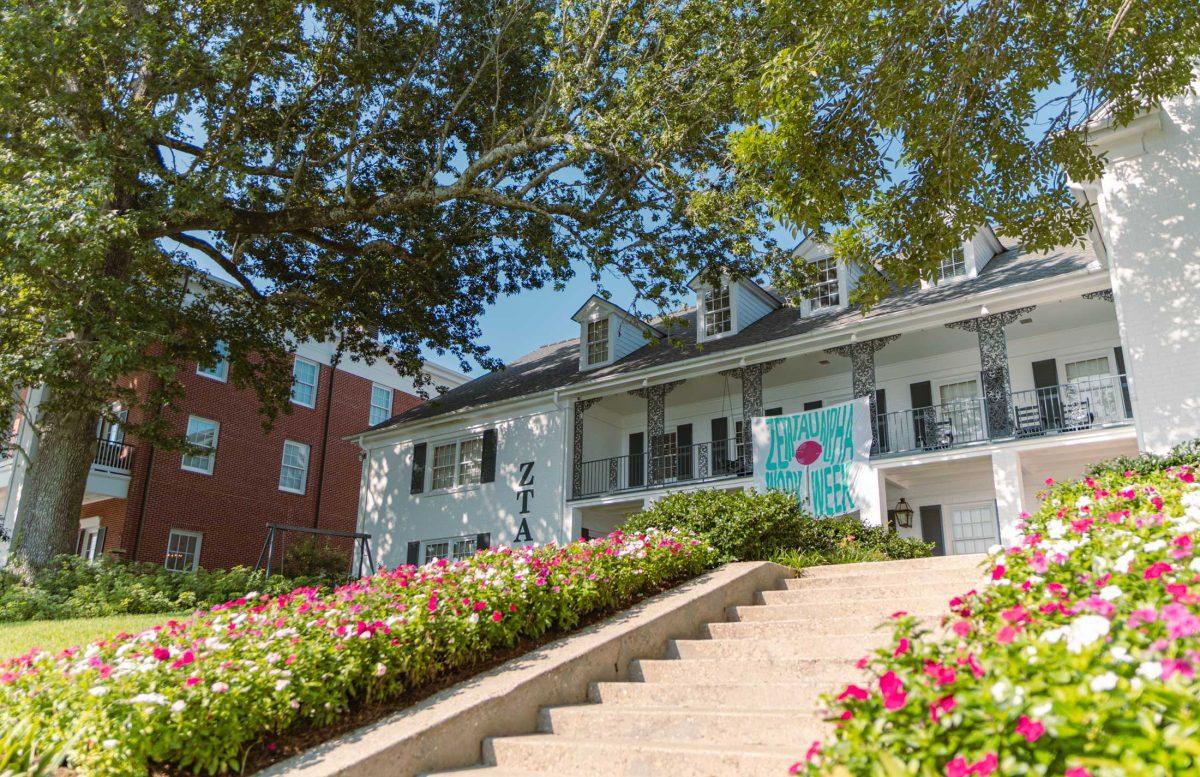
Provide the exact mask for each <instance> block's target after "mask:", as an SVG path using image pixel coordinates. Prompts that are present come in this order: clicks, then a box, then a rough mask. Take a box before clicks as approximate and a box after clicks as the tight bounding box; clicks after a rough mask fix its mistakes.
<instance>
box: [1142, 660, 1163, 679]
mask: <svg viewBox="0 0 1200 777" xmlns="http://www.w3.org/2000/svg"><path fill="white" fill-rule="evenodd" d="M1137 675H1138V677H1144V678H1146V679H1147V680H1157V679H1158V678H1160V677H1162V662H1161V661H1146V662H1145V663H1143V664H1142V665H1141V666H1139V667H1138V668H1137Z"/></svg>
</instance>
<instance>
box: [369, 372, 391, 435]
mask: <svg viewBox="0 0 1200 777" xmlns="http://www.w3.org/2000/svg"><path fill="white" fill-rule="evenodd" d="M377 390H378V391H386V392H387V408H385V409H384V411H383V418H381V419H379V420H378V421H376V420H375V419H374V418H372V416H373V415H374V413H375V409H376V405H375V392H376V391H377ZM395 403H396V390H395V389H393V388H392V387H391V386H385V385H383V384H382V383H375V382H372V383H371V396H370V399H369V401H368V402H367V423H368V424H370V425H371V426H375V425H377V424H381V423H383V422H384V421H386V420H388V419H389V418H391V417H392V406H393V405H394V404H395Z"/></svg>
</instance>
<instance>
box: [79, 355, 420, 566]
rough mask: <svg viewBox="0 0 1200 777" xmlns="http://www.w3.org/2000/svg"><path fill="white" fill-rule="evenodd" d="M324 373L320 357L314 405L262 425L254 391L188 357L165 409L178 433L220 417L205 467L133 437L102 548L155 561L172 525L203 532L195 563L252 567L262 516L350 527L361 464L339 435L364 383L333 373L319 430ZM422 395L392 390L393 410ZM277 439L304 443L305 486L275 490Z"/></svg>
mask: <svg viewBox="0 0 1200 777" xmlns="http://www.w3.org/2000/svg"><path fill="white" fill-rule="evenodd" d="M331 374H334V372H333V370H331V368H330V367H329V366H328V365H321V367H320V378H319V382H318V386H317V401H316V407H313V408H308V407H304V406H302V405H298V404H295V403H291V404H290V405H289V407H290V410H291V412H290V413H286V414H283V415H280V416H279V418H278V419H276V422H275V425H274V427H273V428H272V430H271V431H270V432H264V431H263V428H262V419H261V417H260V416H259V414H258V406H257V400H256V398H255V396H254V393H253V391H239V390H237V389H235V388H234V387H233V386H232V385H231V384H230V383H223V382H221V381H217V380H212V379H209V378H206V377H204V376H201V375H198V374H196V371H195V368H194V365H190V366H189V367H188V368H185V369H184V370H183V374H182V380H183V383H184V385H185V388H186V394H185V398H184V399H183V400H182V401H180V402H179V403H178V405H179V407H178V409H169V410H167V411H166V412H165V416H166V419H167V421H168V422H169V423H170V424H171V425H172V427H173V428H174V429H176V430H177V431H178V432H179V433H180V434H181V435H182V434H183V432H184V431H185V430H186V428H187V422H188V417H189V416H191V415H196V416H201V417H203V418H207V419H210V420H213V421H217V422H219V423H220V429H219V431H218V437H217V451H216V460H215V462H214V465H213V472H212V474H211V475H205V474H202V473H198V472H192V471H188V470H184V469H182V467H181V463H182V462H181V458H182V457H181V454H179V453H175V452H171V451H167V450H163V449H161V448H158V449H154V450H153V451H152V450H151V448H150V446H148V445H144V444H139V445H138V447H137V450H136V453H135V455H134V462H133V468H132V473H131V478H130V485H129V493H128V497H127V499H125V500H109V501H111V502H121V501H123V503H124V516H123V519H118V518H117V517H116V516H115V515H114V516H113V517H111V518H108V519H106V521H105V526H106V527H109V528H108V531H107V533H106V538H105V540H106V541H105V549H106V551H110V552H111V551H112V550H113V549H117V548H120V549H123V550H124V551H125V553H124V555H125V557H126V558H130V559H132V560H137V561H148V562H152V563H162V561H163V558H164V556H165V554H166V549H167V541H168V537H169V534H170V531H171V529H182V530H187V531H195V532H201V533H202V534H203V539H202V542H201V549H200V565H201V566H203V567H208V568H214V567H227V566H233V565H235V564H246V565H253V564H254V563H255V562H256V560H257V559H258V557H259V553H260V551H261V550H262V546H263V541H264V539H265V538H266V534H267V529H266V524H267V523H289V524H299V525H302V526H314V525H317V526H319V527H320V528H323V529H335V530H340V531H354V529H355V524H356V518H357V508H358V485H359V476H360V473H361V466H360V460H359V457H358V447H357V446H356V445H355V444H354V443H351V442H348V441H345V440H343V439H342V437H344V436H346V435H349V434H353V433H355V432H359V431H362V430H363V429H365V428H366V427H367V425H368V417H369V410H370V401H371V385H372V383H371V381H370V380H367V379H365V378H363V377H360V376H358V375H354V374H351V373H349V372H345V371H342V370H338V371H336V377H335V380H334V382H333V387H332V388H333V396H332V409H331V411H330V412H329V418H328V431H326V411H327V408H329V407H330V382H329V381H330V376H331ZM420 401H421V400H420V399H419V398H417V397H414V396H411V395H409V394H406V393H403V392H401V391H398V390H395V391H393V399H392V412H393V413H399V412H402V411H403V410H405V409H406V408H408V407H411V406H412V405H414V404H417V403H419V402H420ZM284 440H291V441H294V442H299V443H305V444H307V445H308V446H310V453H309V463H308V479H307V483H306V487H305V492H304V493H303V494H295V493H290V492H286V491H281V490H280V489H279V473H280V465H281V462H282V458H283V443H284ZM133 442H134V443H135V444H137V441H136V440H134V441H133ZM323 442H324V447H325V457H324V458H325V461H324V474H323V475H322V443H323ZM318 483H321V486H320V493H319V494H318ZM318 500H319V503H320V512H319V515H318ZM143 502H144V509H143ZM94 504H100V503H94ZM107 507H108V509H111V510H114V511H115V510H116V509H117V508H116V507H115V506H107ZM96 514H97V513H96V509H95V507H94V505H85V506H84V509H83V511H82V513H81V515H83V516H87V515H96ZM117 524H120V525H119V527H118V526H117ZM293 537H294V536H293ZM295 541H296V540H295V539H294V538H289V540H288V542H289V543H290V542H295ZM278 560H279V556H278V555H277V556H276V561H277V562H278Z"/></svg>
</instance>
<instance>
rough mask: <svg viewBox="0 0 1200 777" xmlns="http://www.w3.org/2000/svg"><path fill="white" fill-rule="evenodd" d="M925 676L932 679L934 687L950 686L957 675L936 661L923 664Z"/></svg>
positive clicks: (950, 668) (951, 669)
mask: <svg viewBox="0 0 1200 777" xmlns="http://www.w3.org/2000/svg"><path fill="white" fill-rule="evenodd" d="M925 674H927V675H929V676H930V677H932V678H933V683H934V685H950V684H951V683H953V682H954V681H955V680H956V679H957V678H958V673H957V672H955V671H954V669H953V668H952V667H949V666H946V665H945V664H939V663H938V662H936V661H926V662H925Z"/></svg>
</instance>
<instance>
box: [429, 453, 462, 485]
mask: <svg viewBox="0 0 1200 777" xmlns="http://www.w3.org/2000/svg"><path fill="white" fill-rule="evenodd" d="M455 448H456V446H455V444H454V443H450V444H448V445H439V446H437V447H436V448H434V449H433V483H432V484H431V486H430V488H432V489H434V490H436V489H439V488H450V486H452V485H454V452H455Z"/></svg>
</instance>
